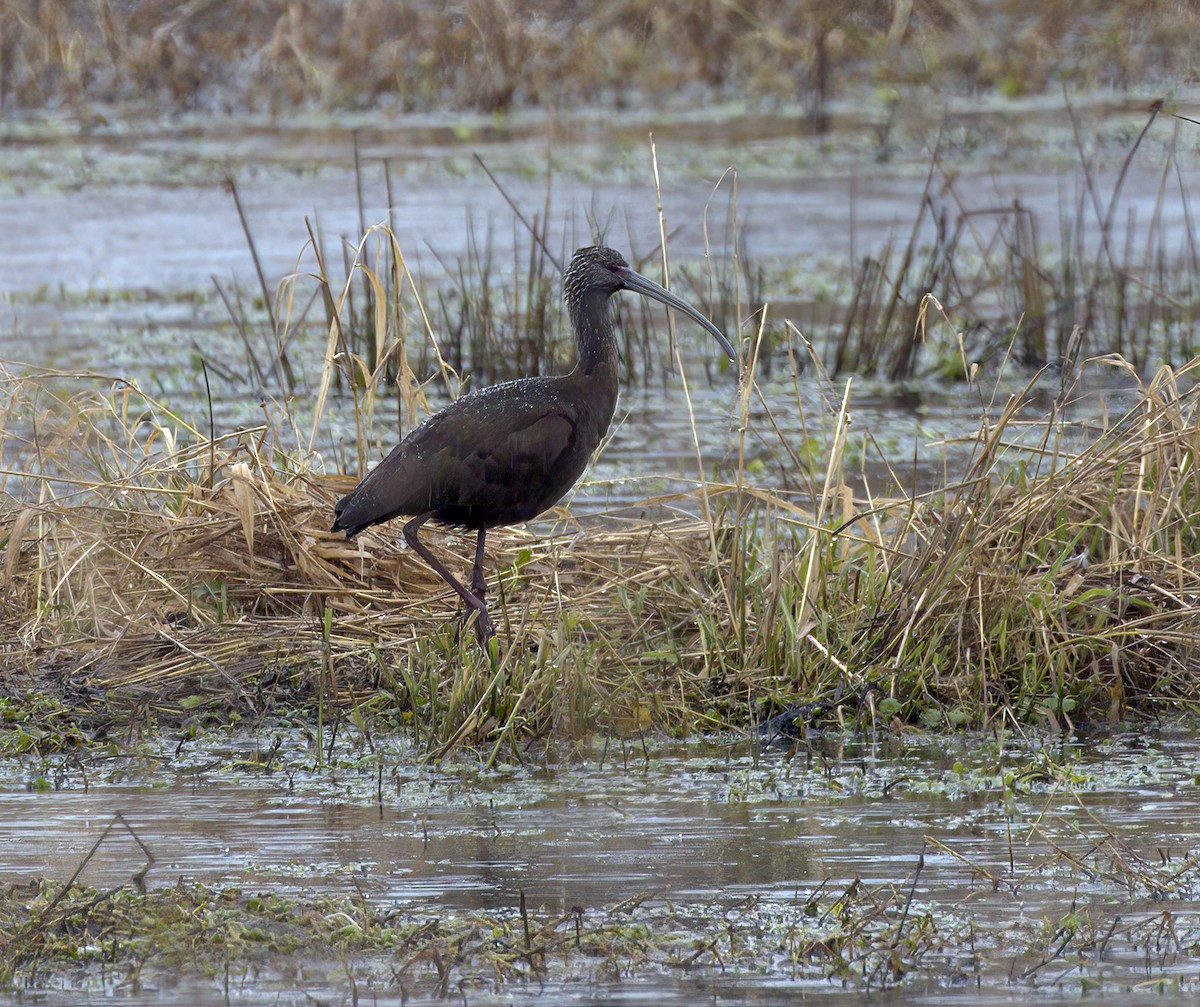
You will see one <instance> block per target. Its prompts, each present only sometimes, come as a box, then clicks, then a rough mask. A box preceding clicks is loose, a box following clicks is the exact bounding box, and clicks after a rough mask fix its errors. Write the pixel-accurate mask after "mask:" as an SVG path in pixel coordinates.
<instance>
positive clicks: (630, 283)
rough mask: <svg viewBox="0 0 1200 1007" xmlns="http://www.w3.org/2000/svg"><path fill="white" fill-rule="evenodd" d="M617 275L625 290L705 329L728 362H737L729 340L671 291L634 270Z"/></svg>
mask: <svg viewBox="0 0 1200 1007" xmlns="http://www.w3.org/2000/svg"><path fill="white" fill-rule="evenodd" d="M617 275H619V276H620V277H621V282H622V283H623V284H624V285H625V289H626V290H632V291H634V292H636V293H639V294H644V295H645V296H646V297H650V298H652V299H654V300H656V301H661V302H662V303H663V304H665V305H667V306H668V307H671V308H674V309H675V310H676V311H682V312H683V313H684V314H685V315H687V316H688V317H689V318H691V319H693V320H695V321H697V322H699V323H700V324H701V325H702V326H704V328H706V329H707V330H708V331H709V333H710V334H711V335H712V337H713V338H714V339H715V340H716V341H717V342H718V343H720V344H721V349H723V350H724V351H725V352H726V353H727V354H728V355H729V359H730V360H737V353H736V352H734V349H733V346H732V345H731V344H730V342H729V340H728V339H726V338H725V333H724V332H722V331H721V330H720V329H718V328H717V327H716V326H715V325H713V323H712V322H710V321H709V320H708V319H707V318H705V317H704V316H703V315H702V314H700V312H699V311H697V310H696V309H695V308H693V307H692V306H691V305H690V304H688V303H687V301H683V300H680V299H679V298H678V297H676V296H675V295H674V294H672V293H671V291H669V290H667V289H665V288H664V287H660V286H659V285H658V284H657V283H655V282H654V281H653V280H651V279H649V278H648V277H645V276H643V275H642V274H641V273H639V272H638V271H637V270H636V269H630V268H629V267H628V266H624V267H622V268H621V269H620V270H619V271H618V272H617Z"/></svg>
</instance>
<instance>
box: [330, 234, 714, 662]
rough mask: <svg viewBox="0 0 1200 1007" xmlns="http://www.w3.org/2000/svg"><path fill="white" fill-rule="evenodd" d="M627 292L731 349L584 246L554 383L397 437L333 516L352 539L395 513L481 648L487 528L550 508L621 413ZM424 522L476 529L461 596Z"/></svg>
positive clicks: (576, 261)
mask: <svg viewBox="0 0 1200 1007" xmlns="http://www.w3.org/2000/svg"><path fill="white" fill-rule="evenodd" d="M618 290H632V291H635V292H637V293H640V294H644V295H645V296H647V297H652V298H654V299H655V300H658V301H662V302H663V303H664V304H669V305H670V306H671V307H674V308H676V309H678V310H679V311H682V312H684V313H685V314H687V315H689V316H690V317H692V318H694V319H695V320H696V321H697V322H699V323H700V324H701V325H703V326H704V327H705V328H706V329H707V330H708V331H709V332H710V333H711V334H712V335H713V337H714V338H715V339H716V340H717V341H718V342H719V343H720V344H721V347H722V349H724V350H725V352H726V353H727V354H729V357H730V359H731V360H732V359H736V354H735V353H734V350H733V347H732V346H731V345H730V344H729V341H728V340H727V339H726V338H725V336H724V335H723V334H722V333H721V331H720V330H719V329H718V328H717V327H716V326H715V325H713V324H712V322H710V321H709V320H708V319H707V318H705V317H704V316H703V315H701V314H700V313H699V312H698V311H696V309H695V308H692V307H691V306H690V305H688V304H685V303H684V302H683V301H681V300H680V299H679V298H677V297H675V295H674V294H671V293H668V292H667V291H666V290H664V289H663V288H662V287H660V286H658V284H656V283H654V282H653V281H651V280H648V279H646V277H644V276H642V275H641V274H640V273H637V272H635V271H634V270H633V269H631V268H630V266H629V264H628V263H627V262H626V261H625V260H624V259H623V258H622V257H621V255H620V253H619V252H615V251H613V250H612V249H611V248H603V247H600V246H593V247H591V248H581V249H580V250H579V251H577V252H576V253H575V255H574V257H573V258H572V259H571V264H570V265H569V266H568V267H567V272H566V274H565V276H564V277H563V296H564V298H565V299H566V302H567V309H568V312H569V314H570V316H571V325H572V327H573V329H574V331H575V338H576V340H577V343H578V347H579V361H578V363H577V364H576V365H575V369H574V370H572V371H571V373H570V374H564V375H562V376H560V377H536V378H519V379H517V380H516V381H506V382H504V383H503V384H499V385H492V386H491V387H490V388H483V389H480V390H479V391H477V392H472V393H470V394H469V395H464V396H463V397H462V398H460V399H457V400H456V401H454V402H452V403H451V404H450V405H448V406H447V407H446V408H445V409H443V410H441V411H440V412H438V413H435V414H434V415H433V416H431V417H429V419H427V420H426V421H425V422H424V423H422V424H421V425H420V426H419V427H417V428H416V429H415V430H413V431H412V432H411V433H410V434H409V435H408V436H407V437H405V438H404V440H403V441H401V442H400V443H399V444H398V445H397V446H396V447H395V448H393V449H392V451H391V453H389V454H388V456H387V457H386V458H384V460H383V461H381V462H380V463H379V464H378V465H377V466H375V468H374V469H372V470H371V472H370V473H369V474H368V475H367V476H366V477H365V478H364V479H363V480H362V481H361V482H360V483H359V484H358V485H357V486H356V487H355V488H354V490H353V491H352V492H351V493H350V494H348V495H347V496H346V497H344V498H343V499H342V500H341V501H339V502H338V504H337V506H336V507H335V508H334V512H335V514H336V520H335V521H334V523H333V531H345V532H346V536H347V537H348V538H352V537H353V536H355V535H357V534H358V533H359V532H360V531H362V530H363V529H364V528H368V527H370V526H371V525H373V524H379V523H380V522H381V521H388V520H390V519H391V518H394V517H399V516H400V515H402V514H403V515H410V516H412V520H411V521H409V522H408V523H407V524H405V526H404V538H405V540H406V541H407V542H408V544H409V545H410V546H411V547H412V548H413V549H414V550H416V552H417V553H418V554H420V556H421V557H422V558H423V559H424V560H425V561H426V562H427V563H428V564H429V565H430V566H431V567H433V569H434V570H436V571H437V572H438V574H439V575H440V576H441V577H442V578H443V579H444V580H445V581H446V583H448V584H449V585H450V586H451V587H452V588H454V590H455V591H456V592H458V594H459V596H460V597H461V598H462V599H463V601H464V602H465V603H466V604H467V607H468V608H469V609H470V610H471V611H473V612H475V613H476V623H475V631H476V633H477V634H478V636H479V640H480V642H481V643H482V642H484V641H486V640H487V638H488V637H489V636H491V635H492V633H493V629H492V624H491V619H490V618H489V616H488V612H487V605H486V601H485V595H486V582H485V581H484V577H483V545H484V536H485V535H486V533H487V530H488V529H489V528H495V527H496V526H498V525H508V524H517V523H519V522H521V521H528V520H529V519H530V518H534V517H537V515H539V514H541V513H542V512H543V511H544V510H546V509H547V508H549V507H551V506H553V505H554V504H555V503H556V502H557V501H558V500H560V499H561V498H562V497H563V495H564V494H565V493H566V492H567V490H569V489H570V488H571V487H572V486H573V485H575V481H576V480H577V479H578V478H579V477H580V476H581V475H582V474H583V470H584V469H585V468H586V467H587V463H588V460H589V459H590V458H591V456H592V452H593V451H595V450H596V447H597V445H599V443H600V440H601V438H603V437H604V434H605V432H606V431H607V430H608V425H609V423H610V421H611V420H612V415H613V410H614V409H615V408H616V404H617V389H618V382H617V346H616V342H615V341H614V340H613V334H612V322H611V320H610V319H609V315H608V299H609V297H611V296H612V295H613V294H615V293H616V292H617V291H618ZM430 519H436V520H438V521H441V522H443V523H445V524H452V525H459V526H461V527H464V528H469V529H472V530H474V531H476V532H478V539H477V541H476V547H475V566H474V570H473V571H472V576H471V590H470V591H468V590H467V589H466V588H465V587H464V586H463V585H462V584H461V583H459V581H458V579H457V578H456V577H454V576H453V575H452V574H451V573H450V571H449V570H447V569H446V568H445V566H444V565H443V564H442V563H441V562H439V560H438V559H437V557H435V556H434V555H433V553H431V552H430V551H429V550H428V549H427V548H426V547H425V545H424V544H423V543H422V542H421V540H420V539H419V538H418V536H417V532H418V531H419V530H420V528H421V526H422V525H423V524H424V523H425V522H426V521H428V520H430Z"/></svg>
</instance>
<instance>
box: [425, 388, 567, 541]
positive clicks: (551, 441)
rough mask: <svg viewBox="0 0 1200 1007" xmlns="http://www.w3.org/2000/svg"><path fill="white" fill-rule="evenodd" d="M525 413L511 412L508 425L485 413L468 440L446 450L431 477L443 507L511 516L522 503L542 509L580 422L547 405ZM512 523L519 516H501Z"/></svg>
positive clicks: (443, 451)
mask: <svg viewBox="0 0 1200 1007" xmlns="http://www.w3.org/2000/svg"><path fill="white" fill-rule="evenodd" d="M522 412H524V413H525V415H521V416H517V415H514V414H513V412H511V411H506V413H505V415H504V421H503V422H495V423H489V422H487V420H488V417H487V416H486V415H485V416H484V417H482V419H483V420H484V423H482V424H481V426H480V428H479V429H478V430H477V431H475V434H476V435H475V436H474V437H472V438H470V440H469V442H464V441H463V439H462V438H457V440H458V443H457V444H455V445H453V446H449V447H446V448H443V450H442V458H441V459H438V461H439V462H440V464H438V463H435V464H434V466H433V468H434V470H435V472H436V475H435V472H431V473H430V474H431V475H434V480H433V481H434V482H435V483H440V486H439V487H438V490H439V492H438V493H437V494H436V495H438V496H440V497H441V498H442V500H443V501H444V503H443V506H453V507H460V508H476V507H479V508H483V509H487V510H492V511H496V512H507V511H508V510H510V509H511V508H513V507H519V506H520V505H521V503H522V502H524V503H525V504H526V505H527V507H533V506H536V505H537V503H538V497H539V493H540V487H541V486H542V484H544V483H545V481H546V480H547V478H548V477H549V476H550V475H551V474H552V473H554V472H556V471H557V470H558V469H559V467H560V459H561V458H562V457H563V456H564V455H565V454H567V453H568V451H569V449H570V445H571V440H572V438H573V437H574V435H575V423H574V421H573V420H572V419H571V418H570V417H569V416H567V415H566V414H565V413H564V412H561V411H559V410H557V409H555V408H553V407H547V406H546V405H545V404H541V405H540V406H537V407H534V408H530V409H529V410H528V411H527V412H526V411H524V410H523V411H522ZM438 476H440V477H441V478H438ZM556 499H557V497H556ZM537 510H538V511H540V510H541V507H540V506H539V507H537ZM509 520H520V518H515V519H514V518H510V517H508V516H507V514H505V516H504V517H503V518H502V521H503V523H507V522H508V521H509Z"/></svg>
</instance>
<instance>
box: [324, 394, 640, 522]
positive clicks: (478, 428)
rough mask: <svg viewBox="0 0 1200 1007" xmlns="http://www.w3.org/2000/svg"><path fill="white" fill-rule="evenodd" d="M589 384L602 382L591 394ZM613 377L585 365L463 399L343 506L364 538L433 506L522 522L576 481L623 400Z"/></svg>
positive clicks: (463, 517)
mask: <svg viewBox="0 0 1200 1007" xmlns="http://www.w3.org/2000/svg"><path fill="white" fill-rule="evenodd" d="M589 381H592V382H595V383H596V384H598V385H599V386H600V387H599V388H598V389H597V391H598V392H608V391H609V387H611V393H610V394H594V395H588V394H585V392H584V387H583V386H585V385H586V384H587V383H588V382H589ZM616 393H617V385H616V380H615V376H614V379H613V380H612V381H611V382H606V381H604V380H603V379H602V378H601V377H600V376H599V375H586V374H583V373H581V372H579V371H572V372H571V373H570V374H566V375H563V376H561V377H536V378H518V379H517V380H515V381H505V382H504V383H503V384H498V385H492V386H490V387H488V388H483V389H480V390H479V391H476V392H471V393H470V394H468V395H464V396H463V397H462V398H460V399H458V400H457V401H455V402H454V403H453V405H452V406H451V407H450V408H451V409H453V417H454V422H453V423H447V422H446V418H445V414H444V413H436V414H435V415H433V416H431V417H430V418H429V419H427V420H426V421H425V422H424V423H422V424H421V425H420V426H418V427H417V428H416V429H414V430H413V431H412V432H411V433H410V434H409V435H408V436H407V437H406V438H405V439H404V440H403V441H401V442H400V443H399V444H398V445H396V447H394V448H392V450H391V452H390V453H389V454H388V456H387V457H386V458H384V459H383V461H381V462H380V463H379V464H378V465H377V466H376V467H375V468H374V469H373V470H372V472H371V473H370V474H369V475H368V476H367V477H366V478H365V479H364V480H363V481H362V482H361V483H359V485H358V486H357V487H356V488H355V490H354V492H353V493H351V494H350V495H349V496H347V497H346V498H345V499H344V500H342V501H341V502H340V503H339V504H338V506H337V527H336V528H335V529H334V530H335V531H336V530H340V529H345V530H346V533H347V535H348V536H354V535H356V534H358V532H360V531H362V530H363V529H364V528H367V527H369V526H370V525H373V524H379V523H380V522H383V521H388V520H390V519H391V518H394V517H399V516H400V515H403V514H408V515H416V514H424V513H426V512H432V514H433V517H434V518H435V519H436V520H438V521H440V522H441V523H442V524H448V525H457V526H459V527H462V528H467V529H470V530H472V531H478V530H479V529H480V528H492V527H496V526H497V525H510V524H519V523H520V522H522V521H529V520H530V519H532V518H535V517H537V516H538V515H539V514H541V513H542V512H543V511H545V510H547V509H548V508H550V507H552V506H554V504H556V503H557V502H558V501H559V500H560V499H562V497H563V495H564V494H565V493H566V492H567V491H568V490H569V489H570V488H571V487H572V486H574V485H575V481H576V480H577V479H578V478H579V477H580V476H581V475H582V474H583V470H584V469H585V468H587V464H588V461H589V459H590V458H591V456H592V453H593V452H594V451H595V450H596V447H597V446H598V445H599V443H600V440H601V438H603V436H604V433H605V431H606V430H607V429H608V425H609V423H610V421H611V420H612V415H613V410H614V409H615V407H616V404H617V394H616Z"/></svg>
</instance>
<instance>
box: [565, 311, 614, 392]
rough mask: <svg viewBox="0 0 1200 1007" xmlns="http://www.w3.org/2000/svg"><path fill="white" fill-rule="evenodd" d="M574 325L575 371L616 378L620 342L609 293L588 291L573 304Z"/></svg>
mask: <svg viewBox="0 0 1200 1007" xmlns="http://www.w3.org/2000/svg"><path fill="white" fill-rule="evenodd" d="M570 314H571V327H572V328H573V329H574V330H575V340H576V342H577V344H578V346H579V362H578V363H577V364H576V365H575V370H576V371H580V372H582V373H583V374H587V375H592V374H595V373H596V372H597V371H599V372H601V373H602V374H604V376H605V377H608V376H609V375H611V377H612V379H613V380H614V381H615V380H616V377H617V343H616V340H615V339H614V338H613V330H612V319H611V317H610V316H609V313H608V294H607V293H591V292H588V293H587V294H585V295H584V296H583V297H581V298H580V299H579V300H578V301H576V302H574V303H573V304H572V305H571V306H570Z"/></svg>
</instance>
